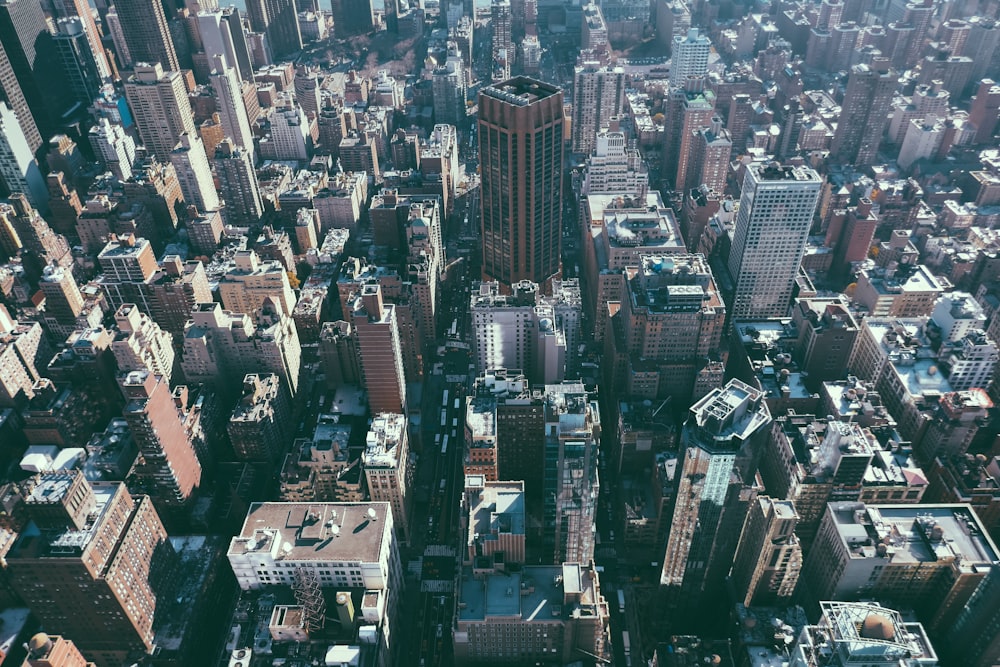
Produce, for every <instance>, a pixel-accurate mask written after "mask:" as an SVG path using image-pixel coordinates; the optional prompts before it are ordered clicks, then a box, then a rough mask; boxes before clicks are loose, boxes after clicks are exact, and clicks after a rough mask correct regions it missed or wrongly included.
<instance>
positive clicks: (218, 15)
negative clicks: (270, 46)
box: [196, 7, 253, 82]
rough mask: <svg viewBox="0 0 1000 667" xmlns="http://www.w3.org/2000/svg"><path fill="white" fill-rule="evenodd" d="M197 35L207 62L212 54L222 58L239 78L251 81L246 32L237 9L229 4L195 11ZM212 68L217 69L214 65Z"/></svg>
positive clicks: (225, 64) (251, 74)
mask: <svg viewBox="0 0 1000 667" xmlns="http://www.w3.org/2000/svg"><path fill="white" fill-rule="evenodd" d="M196 20H197V23H198V35H199V36H200V37H201V44H202V47H203V50H204V51H205V55H206V56H207V57H208V58H209V63H211V62H212V60H211V59H212V58H213V57H214V56H216V55H220V56H222V57H223V60H224V67H228V68H232V69H233V70H234V71H235V73H236V77H237V79H238V80H239V81H249V82H253V64H252V63H251V62H250V51H249V50H248V49H247V42H246V36H245V35H244V34H243V24H242V22H241V21H240V14H239V11H238V10H235V9H234V8H232V7H226V8H225V9H212V10H208V11H201V12H198V15H197V17H196ZM215 68H216V69H221V68H220V67H218V66H215Z"/></svg>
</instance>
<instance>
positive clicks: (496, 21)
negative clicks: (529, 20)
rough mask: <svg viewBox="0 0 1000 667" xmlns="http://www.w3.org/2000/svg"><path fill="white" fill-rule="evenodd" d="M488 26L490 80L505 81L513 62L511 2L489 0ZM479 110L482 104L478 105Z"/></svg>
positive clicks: (508, 76) (506, 0)
mask: <svg viewBox="0 0 1000 667" xmlns="http://www.w3.org/2000/svg"><path fill="white" fill-rule="evenodd" d="M490 18H491V21H490V26H491V27H492V29H493V39H492V41H491V45H492V46H491V48H492V56H493V57H492V60H491V61H490V66H491V71H492V81H494V82H500V81H506V80H507V79H508V78H510V71H511V66H512V65H513V64H514V38H513V35H512V34H511V22H512V21H513V17H512V16H511V4H510V2H509V1H508V0H491V2H490ZM479 108H480V111H481V110H482V105H480V107H479Z"/></svg>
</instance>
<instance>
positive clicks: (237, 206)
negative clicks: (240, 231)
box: [212, 137, 264, 226]
mask: <svg viewBox="0 0 1000 667" xmlns="http://www.w3.org/2000/svg"><path fill="white" fill-rule="evenodd" d="M212 166H213V167H214V168H215V176H216V178H217V179H218V182H219V188H218V193H219V196H220V197H221V198H222V201H223V202H225V206H224V207H223V209H222V217H223V218H224V219H225V221H226V223H227V224H229V225H235V226H246V225H250V224H253V223H255V222H257V221H258V220H260V217H261V216H262V215H263V214H264V201H263V200H262V199H261V196H260V185H259V184H258V183H257V174H256V172H254V168H253V157H252V154H251V153H250V151H247V150H246V149H244V148H240V147H239V146H237V145H236V144H235V143H234V142H233V140H232V139H230V138H228V137H227V138H225V139H223V140H222V141H221V142H220V143H219V145H218V146H216V147H215V157H214V158H213V160H212Z"/></svg>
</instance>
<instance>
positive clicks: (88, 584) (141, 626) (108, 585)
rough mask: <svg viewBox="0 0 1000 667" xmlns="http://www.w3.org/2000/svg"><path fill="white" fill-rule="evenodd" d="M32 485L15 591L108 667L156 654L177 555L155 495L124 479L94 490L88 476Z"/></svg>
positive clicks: (15, 558) (71, 474)
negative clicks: (164, 584)
mask: <svg viewBox="0 0 1000 667" xmlns="http://www.w3.org/2000/svg"><path fill="white" fill-rule="evenodd" d="M26 484H27V487H26V493H25V503H26V505H27V509H28V516H29V517H30V519H31V523H29V524H28V527H29V530H25V531H24V532H23V533H22V534H21V535H20V536H19V537H18V538H17V541H16V542H15V543H14V545H13V546H12V547H11V550H10V552H9V553H8V554H7V571H8V576H9V577H10V582H11V585H12V586H13V587H14V589H15V590H16V591H17V592H18V594H20V595H21V597H22V598H23V599H24V601H25V602H26V603H27V604H28V607H29V608H30V609H31V611H32V612H33V613H34V614H35V615H36V616H37V617H38V618H39V620H40V621H41V622H42V624H43V625H44V626H45V627H47V628H59V631H60V632H62V633H63V634H64V636H65V637H66V638H68V639H71V640H72V641H73V643H75V644H76V645H77V647H79V649H80V650H81V651H83V652H84V653H85V654H86V655H87V657H89V658H93V659H94V660H95V661H96V662H97V663H99V664H102V665H105V664H122V663H123V662H124V661H125V658H126V655H127V654H128V653H130V652H132V651H150V650H151V649H152V648H153V618H154V615H155V611H156V605H157V598H158V595H157V590H156V586H157V584H156V582H157V581H164V577H163V576H162V569H161V568H163V567H167V566H169V563H170V561H171V557H170V555H171V553H172V549H171V547H170V544H169V542H167V532H166V530H165V529H164V528H163V524H162V523H161V522H160V519H159V517H158V516H157V514H156V510H155V509H153V504H152V502H151V501H150V499H149V498H147V497H145V496H135V497H133V496H131V495H129V492H128V489H126V488H125V485H124V484H122V483H121V482H95V483H94V484H93V485H91V484H88V483H87V480H86V479H85V478H84V477H83V474H82V473H80V472H78V471H59V472H49V473H43V474H42V475H40V476H38V477H36V478H35V479H33V480H31V481H29V482H27V483H26ZM32 526H34V529H33V530H31V528H32ZM84 610H85V611H84Z"/></svg>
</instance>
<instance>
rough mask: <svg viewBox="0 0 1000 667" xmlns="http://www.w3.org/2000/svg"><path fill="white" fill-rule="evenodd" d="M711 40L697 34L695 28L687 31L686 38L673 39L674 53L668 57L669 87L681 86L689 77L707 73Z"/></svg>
mask: <svg viewBox="0 0 1000 667" xmlns="http://www.w3.org/2000/svg"><path fill="white" fill-rule="evenodd" d="M711 51H712V40H710V39H709V38H708V37H706V36H705V35H700V34H698V29H697V28H691V29H690V30H688V34H687V36H686V37H681V36H680V35H678V36H677V37H674V51H673V54H672V55H671V57H670V85H671V86H683V85H684V82H685V81H686V80H687V78H688V77H689V76H702V75H703V74H705V73H706V72H708V55H709V53H710V52H711Z"/></svg>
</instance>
